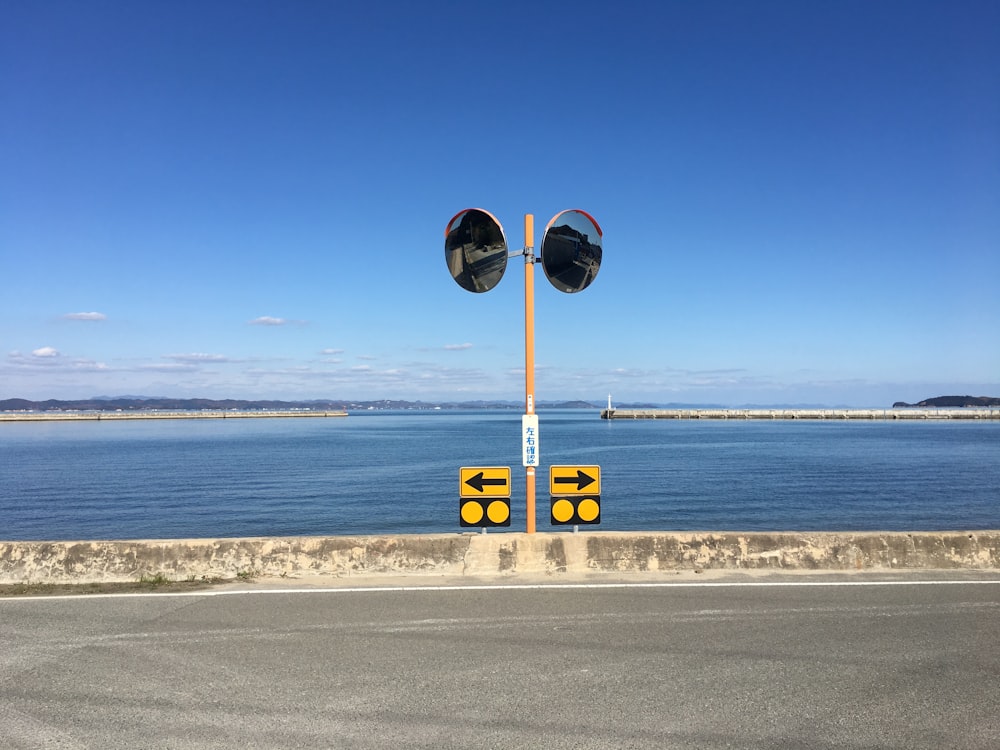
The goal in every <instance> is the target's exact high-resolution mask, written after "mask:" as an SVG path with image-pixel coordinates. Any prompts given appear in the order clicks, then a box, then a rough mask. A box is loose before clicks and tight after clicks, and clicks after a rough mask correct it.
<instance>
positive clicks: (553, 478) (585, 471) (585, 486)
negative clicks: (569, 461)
mask: <svg viewBox="0 0 1000 750" xmlns="http://www.w3.org/2000/svg"><path fill="white" fill-rule="evenodd" d="M549 494H550V495H558V496H565V495H600V494H601V467H600V466H550V467H549Z"/></svg>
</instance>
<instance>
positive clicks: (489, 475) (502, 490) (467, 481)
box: [458, 466, 510, 497]
mask: <svg viewBox="0 0 1000 750" xmlns="http://www.w3.org/2000/svg"><path fill="white" fill-rule="evenodd" d="M458 495H459V497H510V467H509V466H463V467H462V468H460V469H459V470H458Z"/></svg>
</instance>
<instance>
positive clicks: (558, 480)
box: [552, 469, 597, 492]
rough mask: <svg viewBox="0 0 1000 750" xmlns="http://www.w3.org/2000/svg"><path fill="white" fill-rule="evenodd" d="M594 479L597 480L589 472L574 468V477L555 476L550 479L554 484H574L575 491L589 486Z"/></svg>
mask: <svg viewBox="0 0 1000 750" xmlns="http://www.w3.org/2000/svg"><path fill="white" fill-rule="evenodd" d="M596 481H597V478H596V477H592V476H590V475H589V474H584V473H583V470H582V469H577V470H576V476H575V477H555V478H554V479H553V480H552V482H553V483H554V484H575V485H576V489H577V492H579V491H580V490H582V489H583V488H584V487H589V486H590V485H592V484H593V483H594V482H596Z"/></svg>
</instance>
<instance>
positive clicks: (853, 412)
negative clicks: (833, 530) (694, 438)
mask: <svg viewBox="0 0 1000 750" xmlns="http://www.w3.org/2000/svg"><path fill="white" fill-rule="evenodd" d="M601 419H887V420H893V419H961V420H964V419H996V420H1000V409H997V408H993V407H983V408H979V407H963V408H955V409H947V408H930V409H915V408H912V407H908V408H905V409H603V410H601Z"/></svg>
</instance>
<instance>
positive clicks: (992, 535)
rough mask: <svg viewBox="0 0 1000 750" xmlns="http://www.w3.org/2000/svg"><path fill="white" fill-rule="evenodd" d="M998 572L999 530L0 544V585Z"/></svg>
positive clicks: (512, 534)
mask: <svg viewBox="0 0 1000 750" xmlns="http://www.w3.org/2000/svg"><path fill="white" fill-rule="evenodd" d="M896 569H952V570H956V569H964V570H997V569H1000V531H968V532H959V531H954V532H919V533H918V532H914V533H903V532H885V533H881V532H865V533H848V532H844V533H832V532H816V533H812V532H780V533H779V532H775V533H766V532H750V533H740V532H685V533H681V532H661V533H647V532H601V531H599V532H587V533H569V532H566V533H540V534H525V533H497V534H472V533H467V534H429V535H396V536H359V537H286V538H253V539H175V540H136V541H78V542H0V584H25V583H31V584H38V583H111V582H134V581H138V580H140V579H142V578H151V577H155V578H158V579H160V580H171V581H185V580H201V579H239V578H247V577H281V578H303V579H304V578H308V577H317V576H336V577H348V576H373V575H394V576H517V575H539V574H541V575H552V576H557V577H558V576H560V575H565V574H577V575H579V574H591V573H620V574H628V573H643V574H656V573H677V572H680V571H684V570H689V571H690V570H728V571H739V570H748V571H749V570H770V571H804V570H830V571H888V570H896Z"/></svg>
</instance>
